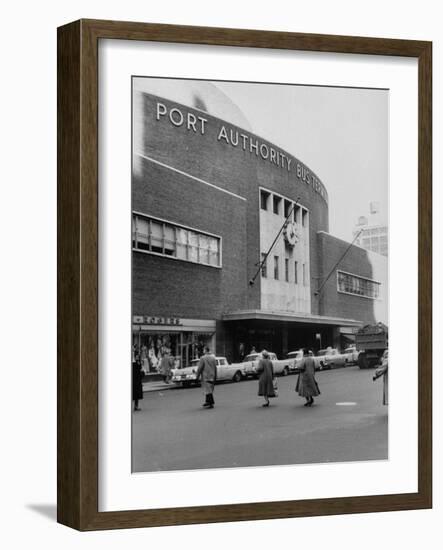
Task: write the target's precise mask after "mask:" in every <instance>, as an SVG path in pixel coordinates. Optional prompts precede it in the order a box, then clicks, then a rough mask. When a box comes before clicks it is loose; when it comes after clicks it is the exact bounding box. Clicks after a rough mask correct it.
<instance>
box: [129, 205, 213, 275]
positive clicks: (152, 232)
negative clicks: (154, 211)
mask: <svg viewBox="0 0 443 550" xmlns="http://www.w3.org/2000/svg"><path fill="white" fill-rule="evenodd" d="M132 245H133V247H134V250H144V251H147V252H153V253H155V254H161V255H162V256H169V257H172V258H177V259H179V260H186V261H188V262H194V263H199V264H204V265H210V266H214V267H221V239H220V238H219V237H214V236H212V235H207V234H206V233H201V232H199V231H194V230H191V229H185V228H184V227H180V226H178V225H175V224H172V223H169V222H164V221H160V220H156V219H154V218H149V217H148V216H141V215H139V214H137V215H136V214H134V215H133V218H132Z"/></svg>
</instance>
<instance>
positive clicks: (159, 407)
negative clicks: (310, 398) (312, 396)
mask: <svg viewBox="0 0 443 550" xmlns="http://www.w3.org/2000/svg"><path fill="white" fill-rule="evenodd" d="M372 375H373V371H372V370H367V371H366V370H363V371H362V370H360V369H359V368H358V367H348V368H346V369H337V370H333V371H323V372H320V373H317V380H318V383H319V386H320V389H321V392H322V394H321V395H320V396H319V397H318V398H316V404H315V405H314V406H313V407H311V408H308V407H304V406H303V403H304V399H302V398H300V397H299V396H298V395H296V394H295V392H294V387H295V383H296V380H297V377H296V376H294V375H290V376H287V377H285V378H281V377H279V378H278V381H279V397H278V398H277V399H273V400H271V406H270V407H269V408H263V407H262V406H261V404H262V403H263V401H262V398H259V397H258V396H257V385H258V383H257V381H256V380H249V381H243V382H239V383H238V384H234V383H229V382H228V383H222V384H218V385H217V386H216V391H215V401H216V407H215V408H214V409H212V410H207V409H203V408H202V407H201V404H202V402H203V395H202V390H201V389H200V388H176V389H175V388H174V389H171V390H167V391H158V392H150V393H145V396H144V399H143V401H141V402H140V404H141V407H142V410H141V411H140V412H135V413H133V470H134V471H136V472H140V471H145V472H146V471H159V470H192V469H196V468H222V467H225V468H226V467H239V466H261V465H276V464H307V463H320V462H347V461H355V460H377V459H386V458H387V455H388V412H387V411H388V408H387V407H386V406H383V405H382V403H381V401H382V382H381V380H379V381H377V382H372Z"/></svg>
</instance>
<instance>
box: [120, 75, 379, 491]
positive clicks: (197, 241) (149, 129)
mask: <svg viewBox="0 0 443 550" xmlns="http://www.w3.org/2000/svg"><path fill="white" fill-rule="evenodd" d="M388 144H389V90H387V89H376V88H347V87H331V86H309V85H305V84H303V85H294V84H285V83H278V84H275V83H261V82H228V81H204V80H185V79H168V78H154V77H149V76H143V75H140V76H133V78H132V212H131V213H130V215H131V217H132V235H131V244H129V236H128V246H131V247H132V297H131V300H132V326H131V327H130V331H131V343H130V346H131V348H130V349H129V345H128V358H129V357H131V359H132V360H131V367H132V401H131V408H132V471H133V472H161V471H177V470H184V471H186V470H198V469H213V468H248V467H258V466H276V465H297V464H322V463H333V462H355V461H381V460H383V461H385V460H388V459H389V447H388V418H389V415H388V411H389V398H388V396H389V388H388V340H389V308H388V305H389V278H388V256H389V246H388V243H389V220H388V211H389V204H388V201H389V147H388ZM127 368H130V365H129V359H128V365H127ZM270 476H272V470H271V471H270ZM270 482H271V483H272V477H271V478H270Z"/></svg>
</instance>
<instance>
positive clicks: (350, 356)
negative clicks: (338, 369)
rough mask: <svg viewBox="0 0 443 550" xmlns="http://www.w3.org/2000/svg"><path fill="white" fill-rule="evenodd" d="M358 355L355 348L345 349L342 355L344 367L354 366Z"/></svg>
mask: <svg viewBox="0 0 443 550" xmlns="http://www.w3.org/2000/svg"><path fill="white" fill-rule="evenodd" d="M358 354H359V352H358V351H357V348H356V347H355V346H350V347H349V348H346V349H345V351H344V352H343V355H344V356H345V364H346V365H355V364H357V361H358Z"/></svg>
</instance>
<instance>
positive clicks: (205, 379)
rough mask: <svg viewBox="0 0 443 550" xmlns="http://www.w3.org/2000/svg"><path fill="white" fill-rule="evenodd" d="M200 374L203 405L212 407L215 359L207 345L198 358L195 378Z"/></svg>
mask: <svg viewBox="0 0 443 550" xmlns="http://www.w3.org/2000/svg"><path fill="white" fill-rule="evenodd" d="M200 376H201V379H202V386H203V391H204V393H205V402H204V403H203V407H206V408H208V409H213V408H214V403H215V402H214V385H215V381H216V380H217V361H216V359H215V357H214V355H212V353H211V350H210V349H209V348H208V346H205V348H204V355H203V356H202V357H201V358H200V362H199V364H198V369H197V380H199V378H200Z"/></svg>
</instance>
